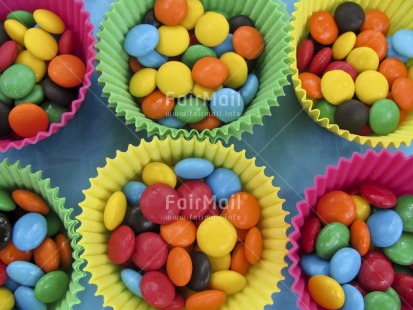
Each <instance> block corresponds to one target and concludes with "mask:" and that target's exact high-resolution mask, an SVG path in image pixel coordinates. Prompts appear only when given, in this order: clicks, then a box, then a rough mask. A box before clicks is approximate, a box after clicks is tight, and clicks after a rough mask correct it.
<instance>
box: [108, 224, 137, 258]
mask: <svg viewBox="0 0 413 310" xmlns="http://www.w3.org/2000/svg"><path fill="white" fill-rule="evenodd" d="M134 248H135V234H134V233H133V230H132V229H131V228H130V227H128V226H126V225H122V226H119V227H118V228H116V229H115V230H114V231H113V232H112V234H111V235H110V237H109V240H108V256H109V259H110V260H111V261H112V262H113V263H114V264H124V263H126V262H127V261H128V260H129V258H130V257H131V255H132V252H133V249H134Z"/></svg>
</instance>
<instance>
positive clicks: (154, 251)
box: [132, 232, 168, 270]
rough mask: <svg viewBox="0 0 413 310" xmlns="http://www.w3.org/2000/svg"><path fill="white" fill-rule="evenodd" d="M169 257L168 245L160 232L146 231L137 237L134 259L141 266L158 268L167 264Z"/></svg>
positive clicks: (146, 268)
mask: <svg viewBox="0 0 413 310" xmlns="http://www.w3.org/2000/svg"><path fill="white" fill-rule="evenodd" d="M167 257H168V246H167V244H166V242H165V241H164V240H163V239H162V237H161V236H159V235H158V234H156V233H153V232H144V233H141V234H140V235H138V236H137V237H136V239H135V248H134V249H133V253H132V261H133V262H134V263H135V264H136V266H138V267H139V268H141V269H144V270H158V269H160V268H162V267H163V266H164V265H165V263H166V259H167Z"/></svg>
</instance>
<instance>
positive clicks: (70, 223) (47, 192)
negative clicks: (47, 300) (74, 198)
mask: <svg viewBox="0 0 413 310" xmlns="http://www.w3.org/2000/svg"><path fill="white" fill-rule="evenodd" d="M0 188H2V189H5V190H13V189H18V188H19V189H27V190H30V191H33V192H35V193H37V194H38V195H40V196H41V197H42V198H43V199H44V200H45V202H46V203H47V204H48V206H49V207H50V208H51V209H52V210H53V211H54V212H55V213H56V214H57V215H58V216H59V218H60V219H61V221H62V223H63V225H64V228H65V230H66V233H67V236H68V237H69V239H70V240H71V247H72V257H73V264H72V271H71V275H70V278H71V279H70V284H69V290H68V291H67V292H66V294H65V296H64V297H63V298H61V299H60V300H58V301H56V302H55V303H53V304H51V307H52V309H62V310H66V309H72V308H73V306H74V305H76V304H79V303H80V300H79V298H78V297H77V294H78V293H79V292H81V291H82V290H83V289H84V288H83V286H82V285H80V283H79V282H80V280H81V279H82V278H83V277H84V276H85V273H84V272H82V271H81V270H80V266H81V264H82V259H81V258H80V251H81V247H80V246H79V245H78V244H77V243H78V239H79V237H80V235H79V233H77V232H76V231H75V226H76V225H77V220H74V219H72V218H71V213H72V209H68V208H66V207H65V199H64V198H61V197H59V189H58V188H56V187H54V188H53V187H51V184H50V179H44V178H43V177H42V172H41V171H37V172H32V169H31V166H26V167H21V166H20V162H16V163H13V164H11V163H9V161H8V160H7V159H5V160H4V161H2V162H1V163H0Z"/></svg>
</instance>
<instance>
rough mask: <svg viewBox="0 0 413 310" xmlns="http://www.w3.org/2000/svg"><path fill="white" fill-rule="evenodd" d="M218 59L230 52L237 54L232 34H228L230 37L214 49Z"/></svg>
mask: <svg viewBox="0 0 413 310" xmlns="http://www.w3.org/2000/svg"><path fill="white" fill-rule="evenodd" d="M212 49H213V50H214V52H215V54H217V58H219V57H221V56H222V55H223V54H225V53H228V52H235V48H234V45H233V44H232V33H230V34H228V37H227V38H226V39H225V40H224V42H222V43H221V44H219V45H217V46H214V47H212Z"/></svg>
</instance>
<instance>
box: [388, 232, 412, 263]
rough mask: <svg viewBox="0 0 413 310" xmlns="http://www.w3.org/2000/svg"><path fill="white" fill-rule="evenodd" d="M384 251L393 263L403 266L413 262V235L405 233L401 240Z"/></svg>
mask: <svg viewBox="0 0 413 310" xmlns="http://www.w3.org/2000/svg"><path fill="white" fill-rule="evenodd" d="M383 251H384V254H385V255H386V256H387V257H388V258H389V259H390V260H391V261H392V262H393V263H396V264H399V265H403V266H408V265H411V264H413V235H412V234H410V233H403V234H402V236H401V237H400V239H399V241H397V242H396V243H395V244H393V245H392V246H390V247H387V248H384V249H383Z"/></svg>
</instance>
